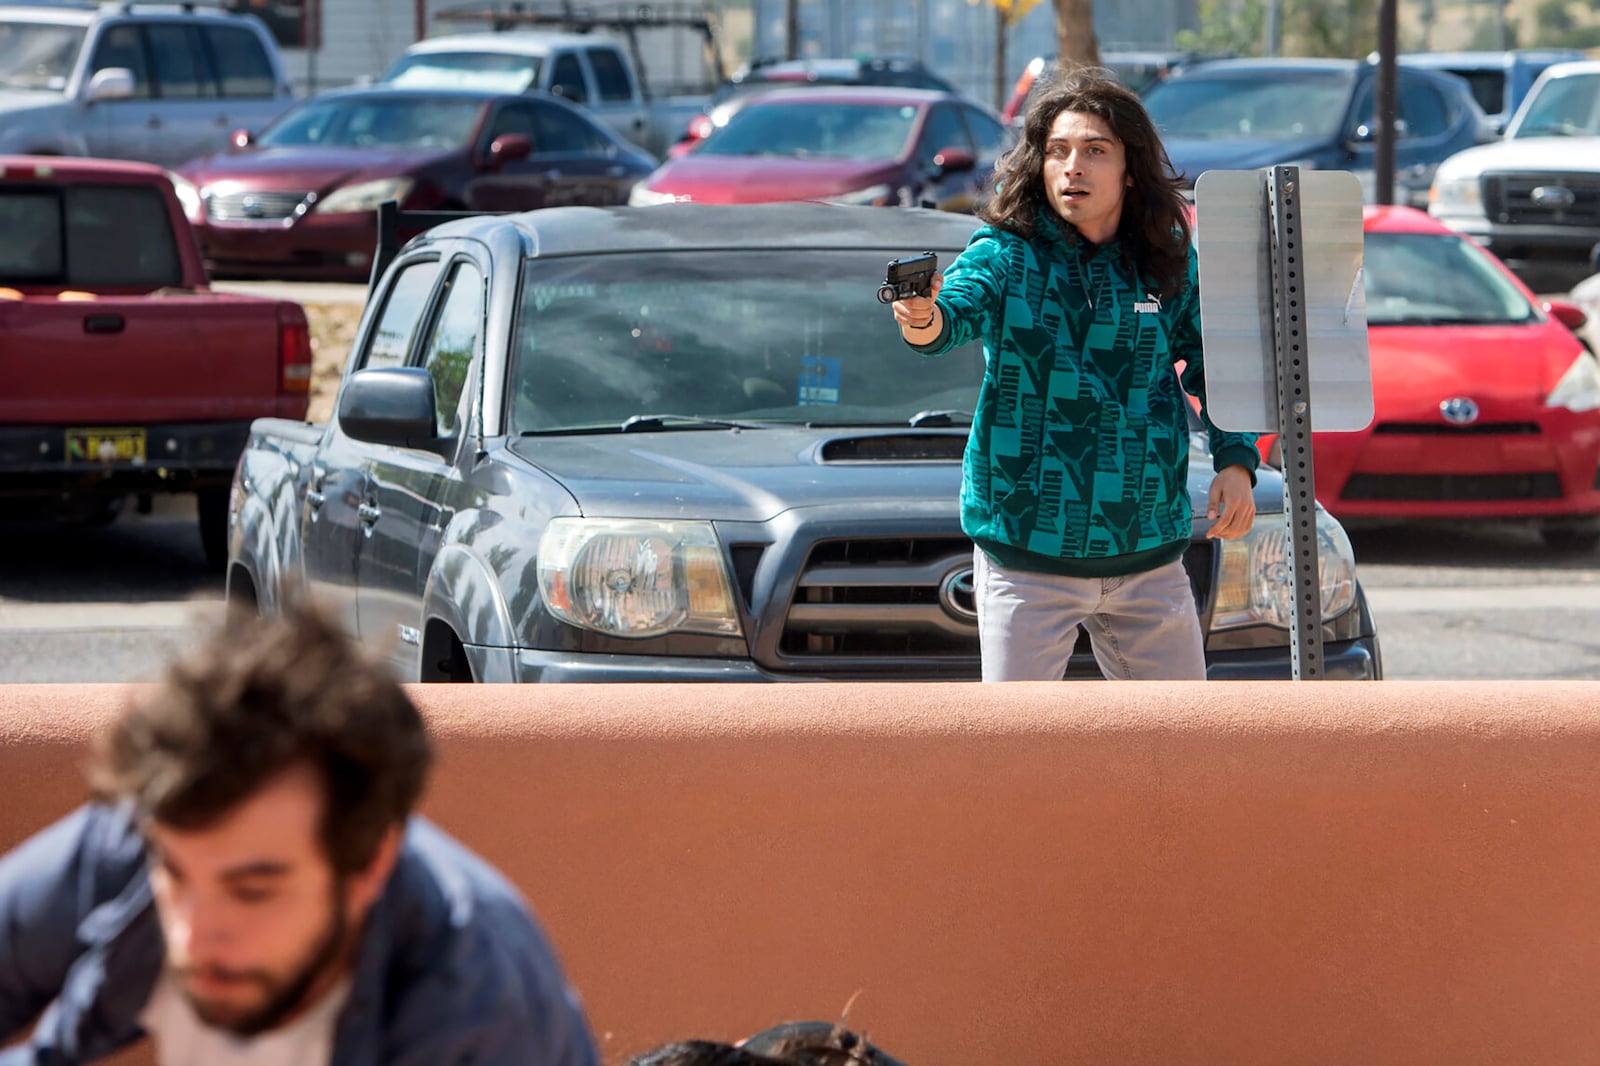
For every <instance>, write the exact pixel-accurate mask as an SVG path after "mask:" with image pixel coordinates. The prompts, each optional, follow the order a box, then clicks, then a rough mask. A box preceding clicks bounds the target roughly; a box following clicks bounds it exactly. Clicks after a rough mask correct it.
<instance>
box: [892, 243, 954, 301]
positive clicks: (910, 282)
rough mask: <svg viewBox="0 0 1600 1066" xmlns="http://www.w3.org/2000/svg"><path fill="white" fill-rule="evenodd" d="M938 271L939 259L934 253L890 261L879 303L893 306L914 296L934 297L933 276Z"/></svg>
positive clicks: (924, 253)
mask: <svg viewBox="0 0 1600 1066" xmlns="http://www.w3.org/2000/svg"><path fill="white" fill-rule="evenodd" d="M938 270H939V257H938V256H936V255H934V254H933V253H932V252H923V253H922V254H921V255H914V256H911V257H910V258H909V259H891V260H889V269H888V270H887V271H885V272H884V275H883V284H882V285H880V286H878V302H879V303H881V304H892V303H894V302H895V301H896V300H905V299H908V298H910V297H912V296H932V295H933V275H934V274H936V273H938Z"/></svg>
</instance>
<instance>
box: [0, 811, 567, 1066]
mask: <svg viewBox="0 0 1600 1066" xmlns="http://www.w3.org/2000/svg"><path fill="white" fill-rule="evenodd" d="M164 956H165V950H164V948H163V945H162V938H161V928H160V925H159V923H158V922H157V920H156V913H155V906H154V903H153V902H152V899H151V894H150V882H149V878H148V876H147V874H146V868H145V854H144V844H143V841H142V840H141V839H140V836H139V834H138V832H137V831H136V830H135V828H134V826H133V825H132V824H131V823H130V821H129V820H128V818H127V817H126V816H125V815H124V814H122V813H121V812H119V811H117V810H114V809H111V808H107V807H103V806H87V807H83V808H80V809H79V810H77V811H76V812H74V813H73V814H71V815H69V816H67V817H66V818H64V819H62V820H61V821H59V822H57V823H56V824H55V825H53V826H51V827H49V828H48V829H45V830H43V831H42V832H40V833H38V834H37V835H35V836H34V837H32V838H30V839H29V840H28V841H26V842H24V843H23V844H22V845H21V846H20V847H18V848H17V849H16V850H14V851H12V852H11V853H10V854H9V855H6V856H5V857H4V858H0V1042H4V1041H6V1040H8V1039H11V1038H12V1037H14V1036H16V1035H17V1034H18V1033H19V1032H20V1031H21V1030H22V1029H23V1028H24V1027H26V1026H27V1025H28V1024H29V1023H30V1022H32V1021H33V1020H34V1019H35V1018H36V1017H37V1018H38V1019H39V1020H38V1023H37V1024H36V1025H35V1026H34V1030H33V1034H32V1037H31V1039H29V1040H28V1041H27V1042H26V1043H24V1044H21V1045H18V1046H16V1047H12V1048H7V1049H5V1050H0V1066H22V1064H24V1063H29V1064H41V1066H42V1064H45V1063H50V1064H55V1063H78V1062H91V1061H94V1060H95V1059H98V1058H101V1057H103V1056H106V1055H109V1054H111V1053H112V1052H113V1051H116V1050H117V1049H118V1048H120V1047H123V1046H124V1045H126V1044H129V1043H131V1042H132V1041H134V1040H136V1039H137V1038H138V1037H140V1036H141V1035H142V1032H143V1031H142V1029H141V1028H140V1025H139V1013H140V1011H141V1010H143V1009H144V1006H145V1001H146V1000H148V999H149V997H150V991H151V989H152V988H153V987H154V985H155V981H156V978H157V977H158V976H159V974H160V972H161V967H162V963H163V960H164ZM332 1061H333V1063H335V1064H336V1066H379V1064H385V1066H452V1064H465V1063H474V1064H476V1066H498V1064H505V1066H511V1064H518V1066H523V1064H526V1066H594V1064H595V1063H596V1061H597V1056H596V1054H595V1049H594V1044H593V1041H592V1040H591V1038H590V1034H589V1029H588V1024H587V1022H586V1021H585V1019H584V1016H583V1011H582V1008H581V1007H580V1005H579V1003H578V999H577V996H576V994H575V993H574V992H573V990H572V989H571V988H570V987H569V986H568V984H567V982H566V978H565V977H564V976H563V974H562V972H561V967H560V965H559V963H557V961H556V958H555V955H554V953H553V952H552V951H551V948H550V945H549V943H548V942H547V941H546V940H545V938H544V934H543V933H542V932H541V931H540V929H539V926H538V924H537V923H536V921H535V920H534V919H533V917H532V916H531V915H530V914H529V912H528V909H527V907H526V906H525V905H524V903H523V902H522V900H521V898H520V896H519V895H518V894H517V892H516V890H515V889H514V888H513V887H512V886H511V885H509V884H508V883H507V882H506V881H505V880H504V879H503V878H502V877H501V876H500V875H499V874H498V873H496V872H495V871H494V870H493V869H492V868H491V867H490V866H489V865H488V864H487V863H485V862H484V861H483V860H482V859H480V858H478V857H477V856H476V855H474V854H472V852H470V851H468V850H467V849H466V848H464V847H463V846H461V845H460V844H459V843H457V842H456V841H454V840H452V839H451V838H450V837H449V836H448V835H446V834H445V833H444V832H442V831H441V830H439V829H438V828H437V827H436V826H433V825H431V824H430V823H428V822H427V821H425V820H423V819H421V818H414V819H412V821H411V823H410V824H409V825H408V826H407V828H406V834H405V839H404V843H403V845H402V848H401V852H400V858H399V861H398V862H397V863H396V864H395V869H394V872H393V874H392V875H391V876H390V879H389V883H388V885H387V886H386V888H385V889H384V893H383V896H382V897H381V898H380V899H379V900H378V902H377V903H376V904H375V905H374V906H373V908H372V910H371V911H370V912H369V915H368V918H367V923H366V927H365V928H364V929H363V931H362V938H361V946H360V950H359V952H358V954H357V957H356V963H355V970H354V974H353V983H352V988H351V993H350V999H349V1002H348V1003H347V1004H346V1005H345V1008H344V1011H343V1013H341V1014H340V1016H339V1022H338V1027H337V1029H336V1031H335V1035H334V1046H333V1058H332Z"/></svg>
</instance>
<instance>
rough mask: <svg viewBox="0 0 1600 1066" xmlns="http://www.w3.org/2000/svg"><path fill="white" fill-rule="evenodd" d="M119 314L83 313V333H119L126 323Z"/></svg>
mask: <svg viewBox="0 0 1600 1066" xmlns="http://www.w3.org/2000/svg"><path fill="white" fill-rule="evenodd" d="M127 324H128V323H127V320H125V319H124V318H123V317H122V316H121V315H84V316H83V331H84V332H85V333H121V332H122V330H123V327H125V326H126V325H127Z"/></svg>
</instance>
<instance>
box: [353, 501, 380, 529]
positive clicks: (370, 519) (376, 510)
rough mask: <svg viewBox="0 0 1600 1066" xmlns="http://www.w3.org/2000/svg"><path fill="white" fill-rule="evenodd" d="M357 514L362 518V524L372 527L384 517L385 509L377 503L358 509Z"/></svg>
mask: <svg viewBox="0 0 1600 1066" xmlns="http://www.w3.org/2000/svg"><path fill="white" fill-rule="evenodd" d="M356 514H358V515H360V516H361V521H362V524H364V525H369V526H370V525H372V524H373V523H375V522H377V520H378V519H379V518H382V517H383V508H381V507H379V506H378V505H377V504H375V503H364V504H362V505H361V506H360V507H357V508H356Z"/></svg>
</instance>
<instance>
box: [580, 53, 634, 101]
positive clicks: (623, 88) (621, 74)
mask: <svg viewBox="0 0 1600 1066" xmlns="http://www.w3.org/2000/svg"><path fill="white" fill-rule="evenodd" d="M589 69H590V70H592V71H594V81H595V87H596V88H597V89H598V91H599V93H600V99H602V100H604V101H607V102H608V103H624V104H625V103H627V102H628V101H630V100H632V99H633V82H632V81H631V80H630V79H629V77H628V68H627V67H626V66H624V65H623V62H622V57H621V56H620V55H618V54H617V51H616V49H614V48H591V49H589Z"/></svg>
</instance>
